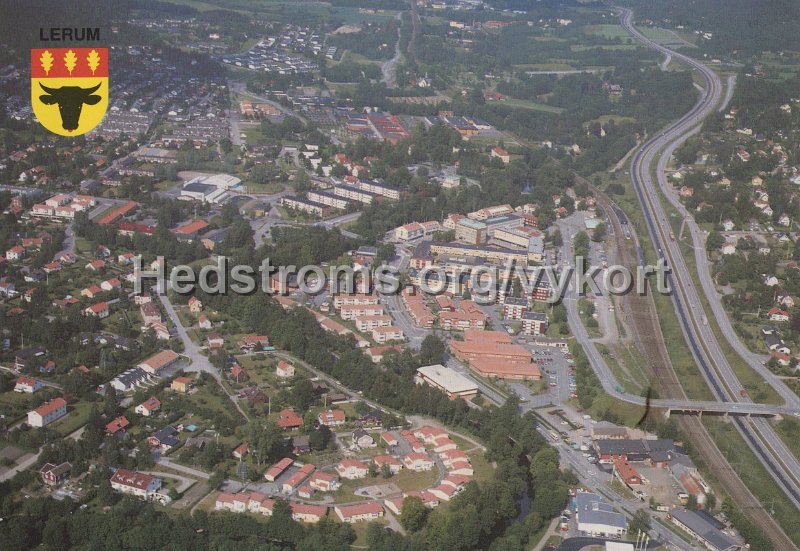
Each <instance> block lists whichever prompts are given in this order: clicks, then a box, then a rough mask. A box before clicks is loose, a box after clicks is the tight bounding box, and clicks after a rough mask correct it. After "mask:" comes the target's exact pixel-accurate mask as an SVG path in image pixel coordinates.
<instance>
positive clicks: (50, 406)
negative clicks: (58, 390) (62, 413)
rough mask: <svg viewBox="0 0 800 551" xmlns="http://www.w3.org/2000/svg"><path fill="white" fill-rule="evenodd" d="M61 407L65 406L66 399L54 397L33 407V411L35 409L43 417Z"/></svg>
mask: <svg viewBox="0 0 800 551" xmlns="http://www.w3.org/2000/svg"><path fill="white" fill-rule="evenodd" d="M62 407H67V401H66V400H64V398H54V399H52V400H50V401H49V402H45V403H44V404H42V405H41V406H39V407H38V408H36V409H34V410H33V411H35V412H36V413H38V414H39V415H41V416H42V417H45V416H47V415H49V414H51V413H53V412H54V411H56V410H57V409H59V408H62Z"/></svg>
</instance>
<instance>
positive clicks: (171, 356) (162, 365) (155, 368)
mask: <svg viewBox="0 0 800 551" xmlns="http://www.w3.org/2000/svg"><path fill="white" fill-rule="evenodd" d="M180 358H181V357H180V356H179V355H178V354H177V353H176V352H173V351H172V350H162V351H161V352H159V353H158V354H154V355H152V356H150V357H149V358H147V359H146V360H144V361H143V362H141V363H140V364H139V365H137V366H136V367H138V368H139V369H141V370H142V371H144V372H145V373H150V374H152V375H161V372H162V371H163V370H164V369H166V368H168V367H170V366H171V365H174V364H175V363H176V362H177V361H178V360H180Z"/></svg>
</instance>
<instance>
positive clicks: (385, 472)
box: [381, 463, 392, 478]
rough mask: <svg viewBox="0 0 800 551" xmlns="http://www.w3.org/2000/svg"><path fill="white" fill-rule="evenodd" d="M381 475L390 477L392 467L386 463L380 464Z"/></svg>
mask: <svg viewBox="0 0 800 551" xmlns="http://www.w3.org/2000/svg"><path fill="white" fill-rule="evenodd" d="M381 476H382V477H383V478H390V477H391V476H392V469H391V467H389V464H388V463H384V464H383V465H381Z"/></svg>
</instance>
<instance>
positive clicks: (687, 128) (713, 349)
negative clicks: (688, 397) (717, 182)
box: [620, 9, 800, 549]
mask: <svg viewBox="0 0 800 551" xmlns="http://www.w3.org/2000/svg"><path fill="white" fill-rule="evenodd" d="M620 11H621V13H622V15H621V18H620V21H621V24H622V26H623V27H624V28H625V29H626V31H627V32H628V33H630V34H631V35H632V36H634V37H635V38H636V39H637V40H639V41H640V42H642V43H644V44H645V45H647V46H649V47H651V48H654V49H656V50H658V51H660V52H661V53H663V54H664V55H667V54H671V55H672V56H673V57H674V58H676V59H678V60H680V61H682V62H684V63H686V64H688V65H690V66H691V67H692V68H693V69H695V70H697V71H698V72H700V74H701V75H702V76H703V78H704V81H705V88H704V89H703V90H702V93H701V98H700V100H699V101H698V103H697V104H696V105H695V107H694V108H693V109H692V110H691V111H690V112H689V113H687V114H686V115H684V116H683V117H682V118H681V119H679V120H678V121H676V122H675V123H673V124H672V125H670V126H669V127H668V128H667V129H666V130H665V131H663V132H662V133H661V134H656V135H654V136H653V137H651V138H650V139H649V140H648V141H647V142H645V144H644V145H643V146H642V148H641V149H640V150H639V151H638V152H637V153H636V154H635V155H634V157H633V160H632V162H631V181H632V184H633V188H634V190H635V192H636V194H637V197H638V199H639V202H640V204H641V205H642V207H643V214H644V217H645V222H646V224H647V227H648V231H649V233H650V237H651V239H652V240H653V243H654V246H655V249H656V250H657V252H658V254H659V256H662V257H664V258H665V259H666V260H667V262H668V265H669V266H670V268H671V270H672V277H670V278H669V281H670V284H671V285H672V286H673V291H674V292H673V293H672V300H673V303H674V306H675V310H676V313H677V315H678V318H679V321H680V323H681V329H682V331H683V333H684V336H685V337H686V341H687V343H688V344H689V347H690V349H691V352H692V354H693V356H694V358H695V360H696V362H697V365H698V366H699V367H700V369H701V373H702V375H703V377H704V379H705V380H706V382H707V383H708V385H709V388H710V389H711V391H712V393H713V394H714V397H715V398H716V399H717V400H719V401H721V402H734V401H739V402H742V403H749V402H751V400H750V399H749V397H747V396H746V395H745V396H740V390H741V388H742V386H741V383H740V382H739V380H738V378H737V377H736V375H735V373H734V371H733V369H732V368H731V366H730V364H729V363H728V360H727V357H726V356H725V354H724V353H723V351H722V349H721V348H720V345H719V342H718V341H717V338H716V335H715V334H714V332H713V330H712V328H711V327H710V326H709V325H708V323H707V319H706V315H705V312H704V311H703V307H702V303H701V301H700V299H699V295H698V291H697V290H696V289H695V288H694V284H693V283H692V278H691V275H690V272H689V270H688V269H687V266H686V263H685V261H684V258H683V256H682V254H681V251H680V249H679V247H678V243H676V242H675V241H674V239H673V238H671V237H668V236H669V235H670V232H671V231H672V228H671V226H670V224H669V222H668V219H667V216H666V214H665V212H664V209H663V206H662V205H661V202H660V197H659V194H658V189H657V187H656V185H657V184H656V183H654V182H653V178H652V176H651V174H650V169H651V167H653V164H654V162H655V161H656V160H657V158H658V156H659V155H661V157H660V158H658V165H657V166H658V170H657V173H659V178H658V180H657V181H658V185H661V186H662V189H663V186H665V185H666V182H665V180H664V178H663V173H661V170H662V169H663V168H664V167H665V166H666V163H667V161H668V159H669V156H670V154H671V152H672V151H673V150H674V149H675V148H676V147H679V146H680V145H681V143H683V142H684V141H685V140H686V139H687V138H688V137H689V136H691V135H692V134H693V133H695V132H697V131H698V130H699V125H700V124H701V122H702V120H703V119H704V118H705V117H706V116H707V115H708V114H710V113H711V112H712V111H713V110H714V109H715V107H717V105H718V103H719V101H720V97H721V94H722V87H721V83H720V80H719V77H718V76H717V75H716V74H715V73H714V72H713V71H711V70H710V69H709V68H708V67H706V66H705V65H703V64H702V63H699V62H697V61H696V60H694V59H692V58H690V57H688V56H685V55H683V54H680V53H678V52H674V51H672V50H669V49H667V48H665V47H664V46H661V45H659V44H657V43H655V42H653V41H651V40H649V39H648V38H646V37H645V36H644V35H642V34H641V33H640V32H639V31H638V30H636V29H635V27H633V24H632V16H633V12H632V11H630V10H627V9H620ZM666 195H667V197H669V195H670V194H669V193H666ZM687 221H688V220H687ZM700 243H702V241H700ZM701 249H704V248H703V247H701ZM703 254H704V253H703ZM703 267H705V270H704V269H703ZM707 268H708V266H707V264H706V261H705V257H704V258H703V262H702V263H698V271H699V276H700V279H701V281H703V291H707V290H708V289H707V287H708V286H707V285H706V280H708V281H707V282H708V283H709V284H712V285H713V283H712V282H711V281H710V279H709V276H710V274H708V272H707ZM712 289H713V287H712ZM707 296H708V297H709V302H710V303H712V310H713V311H714V312H715V317H716V319H717V320H721V319H722V318H725V317H726V316H725V314H724V311H723V312H722V315H721V316H720V315H717V314H716V312H717V310H715V309H714V308H713V303H714V302H715V300H714V294H713V293H712V294H708V293H707ZM723 325H724V321H722V323H721V326H723ZM723 332H724V330H723ZM731 336H735V335H731ZM728 338H729V340H730V337H728ZM734 340H736V339H734ZM731 344H733V343H731ZM734 348H735V349H736V348H737V347H736V346H735V345H734ZM748 357H749V356H745V359H748ZM755 363H756V365H753V367H754V368H755V369H756V370H757V371H758V372H759V373H761V374H763V375H764V378H765V379H766V380H767V381H768V382H769V383H770V384H772V385H773V387H774V388H776V391H778V393H779V394H781V396H785V400H786V404H787V406H790V407H791V406H795V405H796V404H797V403H798V398H797V397H796V396H793V395H791V396H790V395H789V394H788V393H787V392H786V391H785V390H783V389H782V388H781V387H782V386H785V385H782V384H781V383H780V381H778V380H776V379H775V378H774V377H772V376H771V374H766V373H763V371H762V370H759V369H758V367H756V366H760V365H761V364H760V362H755ZM751 364H752V362H751ZM761 367H763V366H761ZM768 375H769V376H768ZM786 390H788V389H786ZM734 424H735V426H736V427H737V430H738V431H739V432H740V434H741V435H742V437H743V438H744V440H745V441H746V442H747V444H748V446H749V447H750V448H751V449H752V450H753V452H754V453H755V455H756V457H757V458H758V459H759V461H760V462H761V463H762V465H763V466H764V468H765V469H766V470H767V471H768V472H769V473H770V474H771V475H772V477H773V478H774V479H775V480H776V482H777V483H778V485H779V486H780V488H781V489H782V490H783V491H784V492H785V493H786V495H787V497H789V499H790V500H791V501H792V502H793V503H794V505H795V506H796V507H798V508H800V487H799V486H798V484H797V480H799V479H800V478H799V477H800V464H798V462H797V460H796V458H794V457H793V456H791V457H782V458H781V459H782V460H783V461H779V460H777V459H776V457H775V455H773V451H772V450H770V449H767V448H768V447H769V448H772V449H773V450H774V451H778V450H779V448H781V444H780V443H779V437H778V436H777V435H776V434H775V432H774V430H773V429H772V427H771V426H770V425H769V424H768V423H767V422H765V421H764V422H755V423H750V422H748V421H745V420H742V419H740V418H735V419H734ZM762 439H763V440H762ZM765 442H767V443H768V444H769V446H765V444H764V443H765ZM776 536H778V535H777V534H776ZM780 536H783V534H780ZM784 538H785V536H784V537H783V538H781V540H783V541H782V545H781V547H782V548H786V549H789V548H793V549H796V546H794V545H793V544H792V543H791V542H790V541H788V539H785V540H784Z"/></svg>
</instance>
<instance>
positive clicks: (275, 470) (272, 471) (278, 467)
mask: <svg viewBox="0 0 800 551" xmlns="http://www.w3.org/2000/svg"><path fill="white" fill-rule="evenodd" d="M292 463H294V460H293V459H292V458H291V457H284V458H283V459H281V460H280V461H278V462H277V463H275V464H274V465H273V466H272V467H270V468H269V469H267V472H266V473H265V474H267V475H271V476H273V477H276V476H279V475H280V474H281V473H282V472H283V471H285V470H286V469H288V468H289V467H291V466H292Z"/></svg>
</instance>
